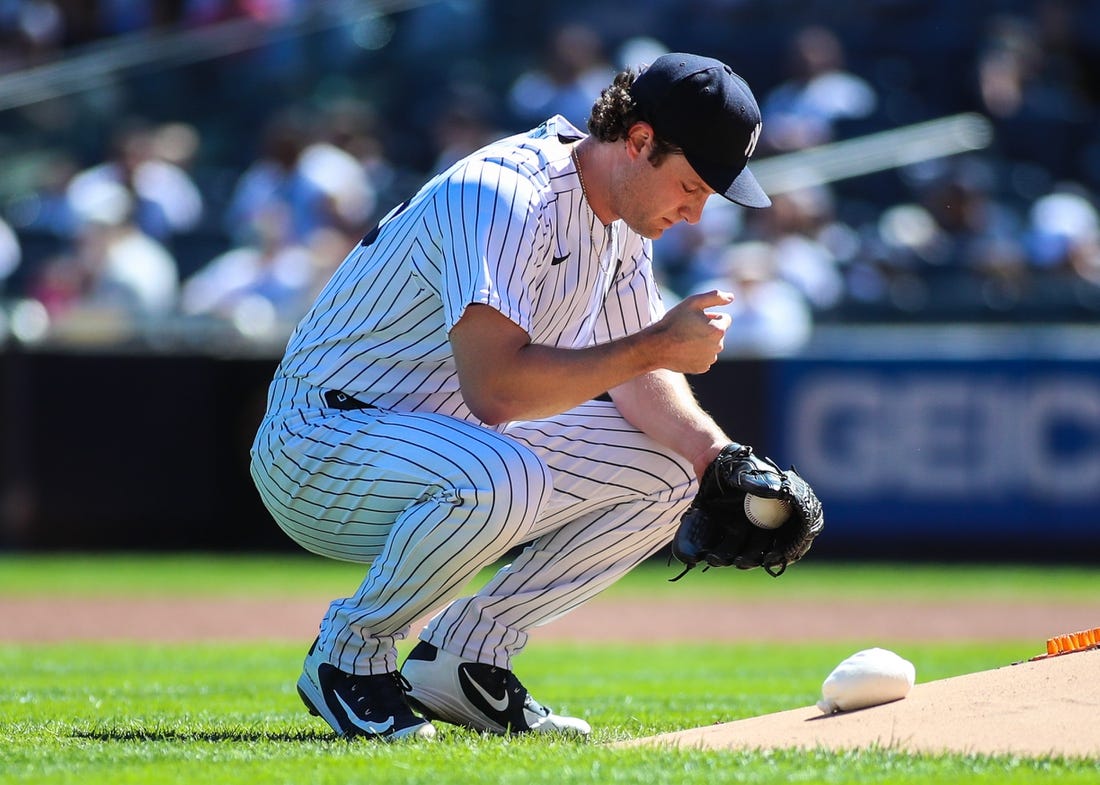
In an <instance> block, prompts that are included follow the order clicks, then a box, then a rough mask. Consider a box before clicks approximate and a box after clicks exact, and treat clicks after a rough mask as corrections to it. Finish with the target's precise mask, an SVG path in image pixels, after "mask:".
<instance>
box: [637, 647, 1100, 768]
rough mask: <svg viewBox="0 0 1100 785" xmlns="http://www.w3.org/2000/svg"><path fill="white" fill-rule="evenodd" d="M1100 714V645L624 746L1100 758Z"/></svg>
mask: <svg viewBox="0 0 1100 785" xmlns="http://www.w3.org/2000/svg"><path fill="white" fill-rule="evenodd" d="M917 675H918V678H919V676H920V667H919V664H918V667H917ZM1097 716H1100V651H1097V650H1095V649H1092V650H1088V651H1082V652H1077V653H1073V654H1067V655H1060V656H1057V657H1050V658H1046V659H1043V660H1041V661H1032V662H1023V663H1018V664H1016V665H1008V666H1005V667H1003V668H997V669H995V670H990V671H982V672H980V673H973V674H969V675H966V676H956V677H954V678H950V679H942V680H940V681H932V682H928V683H926V684H917V685H916V686H914V687H913V689H912V691H910V693H909V695H908V696H907V697H905V698H903V699H902V700H899V701H894V702H893V703H886V704H883V705H881V706H873V707H871V708H868V709H861V710H859V711H851V712H841V713H839V714H831V715H828V716H826V715H824V714H822V713H821V712H820V711H819V710H818V709H817V708H816V707H809V708H802V709H793V710H791V711H783V712H779V713H777V714H767V715H764V716H762V717H752V718H750V719H744V720H737V721H735V722H727V723H723V724H720V725H711V726H708V727H705V728H695V729H692V730H685V731H678V732H675V733H665V734H661V735H659V736H651V737H648V738H644V739H635V740H633V741H630V742H626V743H625V744H624V745H622V746H635V745H643V744H652V745H670V746H675V747H692V748H703V749H782V748H799V749H815V748H823V749H831V750H844V749H870V748H877V749H894V750H901V751H906V752H929V753H940V752H956V753H964V754H971V753H976V754H989V755H998V754H1007V755H1028V756H1047V755H1052V756H1065V757H1073V758H1100V733H1098V732H1097V729H1096V717H1097Z"/></svg>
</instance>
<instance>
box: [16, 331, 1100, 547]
mask: <svg viewBox="0 0 1100 785" xmlns="http://www.w3.org/2000/svg"><path fill="white" fill-rule="evenodd" d="M906 335H907V336H910V338H908V339H906V340H902V341H899V340H897V336H896V335H891V334H890V333H884V332H882V331H877V332H876V334H874V335H869V334H867V333H853V332H850V331H837V332H832V333H828V332H826V333H824V334H823V337H822V338H821V339H820V340H818V341H817V343H816V345H815V348H814V350H813V351H811V352H809V353H807V355H806V356H803V357H800V358H797V359H784V360H768V361H764V360H724V361H722V362H721V363H719V364H718V365H717V366H715V368H713V369H712V370H711V372H710V373H708V374H706V375H705V376H701V377H695V379H694V383H695V385H696V388H697V391H698V394H699V397H700V399H701V400H702V402H703V403H704V405H705V406H707V407H708V408H709V409H710V410H711V411H713V412H714V413H715V414H716V416H717V418H718V419H719V421H720V422H722V424H723V425H724V426H725V427H726V428H727V430H728V431H729V432H730V433H731V435H733V436H734V437H735V438H738V439H740V440H742V441H745V442H747V443H751V444H753V445H754V446H756V447H757V449H758V450H759V451H761V452H764V453H766V454H769V455H772V456H773V457H775V458H776V459H777V460H779V461H780V462H781V463H784V464H789V463H794V464H795V465H796V466H797V467H798V469H799V470H800V472H802V473H803V474H804V475H805V476H806V477H807V478H808V479H809V480H810V481H811V482H812V484H813V485H814V487H815V488H816V489H817V490H818V492H819V495H820V496H821V498H822V500H823V502H824V503H825V510H826V519H827V532H826V535H825V536H824V537H823V538H822V539H821V540H820V542H819V543H818V544H817V545H816V546H815V552H816V553H818V554H820V555H821V556H823V557H825V556H828V557H845V558H847V557H896V556H899V555H900V556H913V557H919V558H930V559H950V560H957V559H970V558H976V559H982V558H988V557H992V558H1013V559H1016V558H1018V559H1025V560H1026V559H1035V558H1042V559H1066V560H1070V561H1088V560H1094V559H1096V558H1097V557H1100V340H1097V341H1094V340H1092V336H1089V335H1079V336H1078V337H1077V338H1076V339H1071V340H1068V341H1067V340H1066V339H1065V337H1064V336H1063V337H1062V338H1060V339H1058V340H1057V341H1053V342H1052V341H1048V340H1044V339H1042V338H1041V335H1040V334H1039V333H1034V332H1032V333H1029V334H1028V335H1029V336H1030V337H1028V338H1027V339H1026V340H1021V338H1020V334H1013V337H1012V338H1011V339H1007V340H1006V339H1005V338H1004V337H1003V336H1002V337H1001V338H997V337H996V335H993V334H991V335H987V336H986V337H985V338H984V339H982V340H975V339H974V335H973V334H972V333H970V332H968V333H965V334H964V333H958V334H956V333H953V332H952V331H951V330H950V329H947V330H941V331H933V332H931V333H925V335H924V340H923V341H920V342H914V341H913V340H912V339H911V334H910V333H906ZM876 336H877V337H876ZM887 349H888V350H889V351H887ZM274 366H275V361H274V360H272V359H270V358H263V359H256V358H250V359H241V358H239V357H238V358H232V359H231V358H226V357H218V356H211V355H207V354H203V355H198V354H195V355H191V356H165V355H156V356H151V355H149V354H147V353H141V352H135V353H98V354H87V353H82V354H69V353H65V352H47V351H35V352H27V351H15V350H12V349H9V350H7V351H6V352H4V353H3V354H2V355H0V447H2V453H0V469H2V474H0V516H2V517H0V544H2V545H3V546H4V547H8V548H28V549H62V548H64V549H72V548H109V549H119V548H135V549H147V548H202V549H207V548H216V549H252V548H261V549H282V548H288V547H291V546H290V545H289V543H288V542H287V541H286V540H285V539H284V538H283V535H282V534H281V533H280V532H279V531H278V530H277V529H276V527H275V526H274V525H273V524H271V523H270V522H269V520H268V518H267V516H266V513H265V512H264V510H263V509H262V508H261V506H260V505H259V503H258V501H257V499H256V496H255V493H254V491H253V488H252V485H251V482H250V480H249V477H248V471H247V452H248V445H249V442H250V440H251V437H252V433H253V431H254V429H255V425H256V423H257V422H258V419H259V417H260V415H261V413H262V409H263V398H264V392H265V388H266V385H267V381H268V379H269V378H270V375H271V372H272V371H273V369H274Z"/></svg>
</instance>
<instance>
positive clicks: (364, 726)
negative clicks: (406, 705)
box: [336, 693, 393, 733]
mask: <svg viewBox="0 0 1100 785" xmlns="http://www.w3.org/2000/svg"><path fill="white" fill-rule="evenodd" d="M336 701H337V702H338V703H339V704H340V707H341V708H342V709H343V710H344V713H345V714H347V715H348V720H349V721H350V722H351V724H352V725H354V726H355V727H357V728H359V730H362V731H366V732H367V733H385V732H386V731H388V730H392V729H393V715H392V714H391V715H390V716H389V717H387V718H386V721H385V722H367V721H366V720H364V719H361V718H360V717H359V715H358V714H356V713H355V712H354V711H352V710H351V707H350V706H348V704H346V703H344V699H343V698H341V697H340V693H336Z"/></svg>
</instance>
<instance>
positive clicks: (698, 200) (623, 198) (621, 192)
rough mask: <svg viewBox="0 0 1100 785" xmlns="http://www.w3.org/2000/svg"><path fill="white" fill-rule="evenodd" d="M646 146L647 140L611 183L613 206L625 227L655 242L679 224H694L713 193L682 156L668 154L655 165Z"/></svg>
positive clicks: (648, 147) (647, 144)
mask: <svg viewBox="0 0 1100 785" xmlns="http://www.w3.org/2000/svg"><path fill="white" fill-rule="evenodd" d="M649 144H650V143H649V141H648V140H647V141H646V142H645V143H644V146H642V147H641V149H640V150H639V152H638V154H637V155H636V156H634V157H633V158H632V160H631V163H630V166H628V167H626V168H625V169H624V170H623V172H622V174H621V176H620V177H619V178H618V179H617V181H616V182H615V183H614V184H613V186H612V200H613V205H612V206H613V209H614V210H615V213H616V214H617V215H618V216H619V217H621V218H622V219H623V221H625V222H626V225H627V226H629V227H630V228H631V229H633V230H634V231H636V232H637V233H638V234H640V235H642V236H643V237H648V238H650V239H656V238H657V237H660V236H661V235H662V234H664V232H665V230H666V229H668V228H669V227H670V226H673V225H675V224H678V223H680V222H681V221H687V222H688V223H697V222H698V221H699V218H700V216H701V215H702V212H703V205H704V204H706V201H707V198H708V197H709V196H711V194H713V193H714V190H713V189H711V188H710V186H708V185H707V184H706V183H704V182H703V180H702V179H701V178H700V177H699V175H697V174H696V173H695V170H694V169H692V167H691V164H689V163H688V162H687V159H686V158H684V156H682V155H679V154H674V155H667V156H665V158H664V160H662V161H661V163H660V164H659V165H658V166H654V165H653V164H652V163H650V161H649V151H650V146H649Z"/></svg>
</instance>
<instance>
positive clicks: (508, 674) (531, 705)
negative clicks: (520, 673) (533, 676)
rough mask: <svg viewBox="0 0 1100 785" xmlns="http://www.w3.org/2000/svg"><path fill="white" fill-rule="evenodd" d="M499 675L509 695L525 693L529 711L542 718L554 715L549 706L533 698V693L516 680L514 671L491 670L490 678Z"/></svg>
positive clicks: (525, 702)
mask: <svg viewBox="0 0 1100 785" xmlns="http://www.w3.org/2000/svg"><path fill="white" fill-rule="evenodd" d="M498 673H499V674H500V680H501V682H502V683H503V685H504V689H505V690H506V693H507V694H511V693H513V692H522V693H523V706H524V708H526V709H527V710H528V711H531V712H533V713H535V714H538V715H540V716H542V717H549V716H550V715H551V714H552V713H553V710H552V709H551V708H550V707H549V706H543V705H542V704H541V703H539V702H538V701H537V700H535V699H534V698H533V697H532V696H531V693H530V692H528V691H527V688H526V687H524V686H523V683H522V682H520V680H519V679H518V678H516V674H514V673H512V671H510V670H505V669H503V668H490V669H489V675H490V676H494V677H495V676H496V675H497V674H498Z"/></svg>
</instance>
